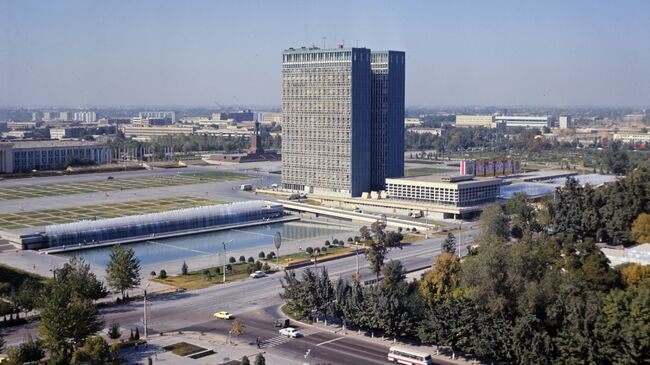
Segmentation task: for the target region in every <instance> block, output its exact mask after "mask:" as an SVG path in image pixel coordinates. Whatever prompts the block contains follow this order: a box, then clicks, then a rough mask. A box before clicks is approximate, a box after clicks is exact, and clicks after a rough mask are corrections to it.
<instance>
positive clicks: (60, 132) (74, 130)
mask: <svg viewBox="0 0 650 365" xmlns="http://www.w3.org/2000/svg"><path fill="white" fill-rule="evenodd" d="M84 131H85V128H82V127H70V128H51V129H50V138H52V139H66V138H80V137H81V136H82V135H83V132H84Z"/></svg>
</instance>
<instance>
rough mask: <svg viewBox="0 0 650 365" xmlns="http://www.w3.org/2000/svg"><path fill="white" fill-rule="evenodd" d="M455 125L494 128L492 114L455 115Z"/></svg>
mask: <svg viewBox="0 0 650 365" xmlns="http://www.w3.org/2000/svg"><path fill="white" fill-rule="evenodd" d="M456 127H485V128H494V127H496V124H495V122H494V116H493V115H457V116H456Z"/></svg>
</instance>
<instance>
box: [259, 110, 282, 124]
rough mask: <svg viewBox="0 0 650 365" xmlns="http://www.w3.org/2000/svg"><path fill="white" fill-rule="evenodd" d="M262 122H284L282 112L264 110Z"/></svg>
mask: <svg viewBox="0 0 650 365" xmlns="http://www.w3.org/2000/svg"><path fill="white" fill-rule="evenodd" d="M260 123H262V124H272V123H275V124H282V113H269V112H264V113H262V114H261V118H260Z"/></svg>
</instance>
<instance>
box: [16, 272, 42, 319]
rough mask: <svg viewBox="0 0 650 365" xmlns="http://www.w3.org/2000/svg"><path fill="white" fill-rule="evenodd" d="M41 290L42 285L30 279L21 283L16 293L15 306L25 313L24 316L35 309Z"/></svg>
mask: <svg viewBox="0 0 650 365" xmlns="http://www.w3.org/2000/svg"><path fill="white" fill-rule="evenodd" d="M42 288H43V285H42V284H41V283H40V282H39V281H37V280H35V279H33V278H31V277H28V278H27V279H25V281H23V283H22V284H21V285H20V288H19V289H18V292H17V293H16V297H15V298H14V299H15V303H14V304H15V305H16V306H17V307H18V308H20V309H22V310H23V311H24V312H25V315H27V313H28V312H29V311H31V310H33V309H34V308H35V307H36V304H37V301H38V296H39V295H40V292H41V290H42Z"/></svg>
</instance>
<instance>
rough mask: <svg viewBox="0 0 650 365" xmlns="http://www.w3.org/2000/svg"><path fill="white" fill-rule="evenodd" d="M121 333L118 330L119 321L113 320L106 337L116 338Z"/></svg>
mask: <svg viewBox="0 0 650 365" xmlns="http://www.w3.org/2000/svg"><path fill="white" fill-rule="evenodd" d="M121 335H122V333H121V332H120V323H119V322H117V321H113V323H111V326H110V327H109V328H108V338H110V339H111V340H117V339H118V338H120V336H121Z"/></svg>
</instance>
